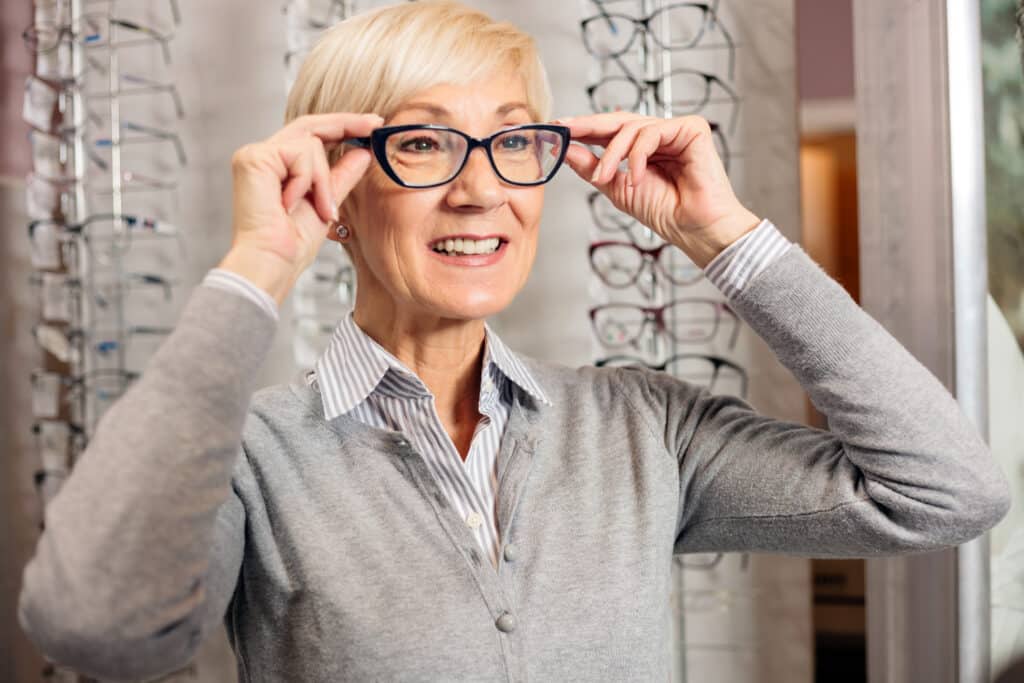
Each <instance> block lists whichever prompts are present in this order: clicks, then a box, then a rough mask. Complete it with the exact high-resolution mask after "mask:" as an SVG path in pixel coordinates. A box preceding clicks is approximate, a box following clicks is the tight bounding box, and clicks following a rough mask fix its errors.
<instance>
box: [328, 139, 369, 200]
mask: <svg viewBox="0 0 1024 683" xmlns="http://www.w3.org/2000/svg"><path fill="white" fill-rule="evenodd" d="M371 161H373V156H372V155H371V154H370V151H369V150H366V149H362V148H358V147H357V148H355V149H350V150H348V151H346V152H345V153H344V154H342V155H341V158H340V159H338V161H337V162H335V164H334V167H333V168H332V169H331V187H332V192H333V194H334V197H335V200H334V201H336V202H337V203H338V204H341V202H343V201H344V200H345V197H347V196H348V193H349V192H351V191H352V188H353V187H355V186H356V183H358V182H359V180H360V178H362V177H363V175H364V174H365V173H366V170H367V169H368V168H369V167H370V162H371Z"/></svg>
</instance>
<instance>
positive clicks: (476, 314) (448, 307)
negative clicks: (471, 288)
mask: <svg viewBox="0 0 1024 683" xmlns="http://www.w3.org/2000/svg"><path fill="white" fill-rule="evenodd" d="M433 298H434V299H435V302H436V303H435V305H434V306H432V308H434V310H435V312H436V313H438V314H439V315H441V316H443V317H445V318H451V319H453V320H482V319H484V318H489V317H490V316H492V315H495V314H496V313H500V312H501V311H502V310H504V309H505V307H506V306H508V304H509V303H511V301H512V296H511V295H504V296H496V295H495V293H494V292H492V291H486V292H465V291H464V292H459V293H458V294H455V295H452V296H449V297H445V298H444V299H443V300H438V299H437V298H436V295H435V297H433Z"/></svg>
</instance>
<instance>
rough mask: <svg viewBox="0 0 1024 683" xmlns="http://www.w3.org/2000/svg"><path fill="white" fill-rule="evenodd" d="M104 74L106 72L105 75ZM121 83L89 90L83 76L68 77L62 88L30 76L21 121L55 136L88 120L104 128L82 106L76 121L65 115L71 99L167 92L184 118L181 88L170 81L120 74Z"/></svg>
mask: <svg viewBox="0 0 1024 683" xmlns="http://www.w3.org/2000/svg"><path fill="white" fill-rule="evenodd" d="M89 61H90V63H91V64H92V63H97V62H96V60H92V59H90V60H89ZM104 73H105V72H104ZM118 80H119V82H120V85H119V87H118V88H117V90H114V91H86V90H85V84H84V79H83V77H82V76H79V77H77V78H67V79H62V80H60V81H59V86H54V85H51V84H50V83H49V82H48V81H45V80H43V79H41V78H38V77H36V76H28V77H26V79H25V99H24V104H23V107H22V119H23V120H24V121H25V122H26V123H28V124H30V125H32V126H33V127H35V128H37V129H39V130H42V131H47V132H50V131H54V132H56V133H58V134H59V133H67V132H72V131H75V130H78V129H81V128H83V127H84V125H85V121H86V119H88V120H90V121H92V122H93V123H94V124H96V125H97V126H99V125H102V120H101V118H100V117H99V116H98V115H97V114H95V113H94V112H92V111H90V110H89V109H88V106H82V107H81V108H80V109H79V110H77V112H76V115H75V119H77V120H70V119H69V117H68V116H66V113H67V112H68V110H69V109H71V107H69V104H68V103H69V100H70V99H71V97H73V96H74V95H75V94H78V95H80V96H81V98H82V100H83V102H84V104H85V105H88V103H89V102H93V101H105V100H109V99H111V98H112V97H131V96H136V95H153V94H158V93H166V94H167V95H168V96H170V98H171V100H172V102H173V103H174V110H175V114H176V116H177V117H178V118H179V119H182V118H184V117H185V105H184V103H183V102H182V99H181V93H180V92H179V91H178V86H177V85H175V84H174V83H170V82H161V81H157V80H154V79H152V78H147V77H145V76H140V75H138V74H130V73H119V74H118ZM55 113H56V114H57V122H58V123H57V125H54V124H53V121H54V114H55Z"/></svg>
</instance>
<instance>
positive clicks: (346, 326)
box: [315, 311, 551, 420]
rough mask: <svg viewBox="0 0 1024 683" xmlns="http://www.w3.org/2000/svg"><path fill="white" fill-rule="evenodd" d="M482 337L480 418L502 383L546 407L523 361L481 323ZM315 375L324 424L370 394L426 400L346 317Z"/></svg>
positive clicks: (421, 388) (422, 388)
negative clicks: (528, 395) (515, 386)
mask: <svg viewBox="0 0 1024 683" xmlns="http://www.w3.org/2000/svg"><path fill="white" fill-rule="evenodd" d="M484 331H485V343H484V365H483V372H482V373H481V388H480V409H481V412H484V411H485V409H488V408H489V407H490V405H492V404H493V401H494V400H496V398H495V397H496V396H497V394H498V393H499V392H500V388H501V387H500V385H501V384H502V380H503V379H508V380H511V381H512V382H513V383H514V384H516V385H517V386H518V387H519V388H521V389H522V390H524V391H526V392H527V393H528V394H530V395H531V396H533V397H534V398H535V399H537V400H538V401H540V402H541V403H544V404H546V405H551V401H550V400H549V399H548V397H547V395H546V394H545V393H544V391H543V389H541V387H540V385H539V384H538V383H537V381H536V380H535V379H534V377H533V376H532V375H531V374H530V372H529V371H528V370H527V369H526V367H525V366H524V365H523V363H522V361H521V360H520V359H519V358H518V357H517V356H516V354H515V353H513V352H512V351H511V350H509V348H508V347H506V346H505V344H504V343H503V342H502V341H501V339H500V338H499V337H498V335H497V334H496V333H495V332H494V330H492V329H491V327H490V325H487V324H486V323H484ZM315 373H316V374H315V377H316V382H317V384H318V385H319V387H320V395H321V400H322V401H323V407H324V416H325V417H326V418H327V419H328V420H332V419H334V418H336V417H338V416H339V415H343V414H345V413H347V412H349V411H350V410H352V409H353V408H355V407H356V406H357V405H359V404H360V403H362V402H363V401H365V400H366V399H367V397H369V396H370V394H372V393H373V392H374V391H377V392H380V393H383V394H388V395H392V396H398V397H405V398H413V397H423V396H430V395H431V394H430V391H429V389H427V387H426V385H425V384H423V382H421V381H420V379H419V378H418V377H417V376H416V374H415V373H413V372H412V371H411V370H410V369H409V368H408V367H406V365H405V364H404V363H402V362H401V361H400V360H398V359H397V358H396V357H395V356H394V355H392V354H391V353H390V352H389V351H388V350H387V349H385V348H384V347H383V346H381V345H380V344H378V343H377V342H376V341H374V340H373V339H372V338H371V337H370V336H369V335H367V334H366V333H365V332H363V330H361V329H360V328H359V326H358V325H356V323H355V319H354V318H353V314H352V312H351V311H349V313H348V314H347V315H345V317H344V318H342V320H341V322H340V323H338V327H337V328H336V329H335V330H334V334H333V335H332V336H331V341H330V343H328V345H327V348H326V349H325V350H324V352H323V354H322V355H321V356H320V358H319V360H317V363H316V367H315Z"/></svg>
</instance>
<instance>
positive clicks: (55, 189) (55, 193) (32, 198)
mask: <svg viewBox="0 0 1024 683" xmlns="http://www.w3.org/2000/svg"><path fill="white" fill-rule="evenodd" d="M78 184H81V185H82V187H83V188H84V190H85V191H86V192H88V193H93V194H96V195H99V196H105V195H111V194H113V190H112V189H111V188H110V187H109V185H110V183H109V179H108V178H98V177H94V176H85V177H82V178H74V177H65V178H47V177H45V176H42V175H40V174H38V173H35V172H30V173H28V175H27V177H26V181H25V205H26V210H27V213H28V215H29V217H30V218H32V219H47V218H53V217H54V216H56V215H57V214H62V215H71V214H73V210H72V206H73V200H74V190H75V186H76V185H78ZM177 187H178V183H177V181H174V180H166V179H161V178H154V177H153V176H149V175H145V174H143V173H138V172H135V171H121V190H120V191H121V192H122V193H124V192H162V191H165V190H174V189H176V188H177Z"/></svg>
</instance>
